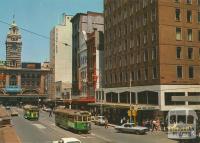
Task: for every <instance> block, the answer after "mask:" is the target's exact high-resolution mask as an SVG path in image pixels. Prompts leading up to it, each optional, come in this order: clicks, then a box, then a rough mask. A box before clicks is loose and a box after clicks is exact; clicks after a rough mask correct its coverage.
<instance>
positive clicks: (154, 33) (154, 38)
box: [151, 26, 156, 41]
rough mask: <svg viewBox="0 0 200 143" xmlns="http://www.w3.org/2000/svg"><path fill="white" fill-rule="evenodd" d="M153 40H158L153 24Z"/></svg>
mask: <svg viewBox="0 0 200 143" xmlns="http://www.w3.org/2000/svg"><path fill="white" fill-rule="evenodd" d="M151 40H152V41H154V40H156V29H155V27H154V26H152V35H151Z"/></svg>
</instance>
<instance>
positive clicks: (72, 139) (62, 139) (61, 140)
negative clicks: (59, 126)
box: [53, 138, 81, 143]
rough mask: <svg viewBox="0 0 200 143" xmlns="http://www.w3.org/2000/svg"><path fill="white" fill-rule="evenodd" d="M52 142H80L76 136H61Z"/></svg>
mask: <svg viewBox="0 0 200 143" xmlns="http://www.w3.org/2000/svg"><path fill="white" fill-rule="evenodd" d="M53 143H81V141H80V140H78V139H76V138H61V139H60V140H59V141H53Z"/></svg>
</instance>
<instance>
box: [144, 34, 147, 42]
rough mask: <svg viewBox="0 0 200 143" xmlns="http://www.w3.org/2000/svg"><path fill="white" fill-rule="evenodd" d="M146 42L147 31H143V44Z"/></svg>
mask: <svg viewBox="0 0 200 143" xmlns="http://www.w3.org/2000/svg"><path fill="white" fill-rule="evenodd" d="M146 43H147V32H146V31H145V32H144V44H146Z"/></svg>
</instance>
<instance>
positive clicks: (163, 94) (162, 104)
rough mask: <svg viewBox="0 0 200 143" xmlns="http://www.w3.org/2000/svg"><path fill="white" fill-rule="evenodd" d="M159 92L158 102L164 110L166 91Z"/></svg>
mask: <svg viewBox="0 0 200 143" xmlns="http://www.w3.org/2000/svg"><path fill="white" fill-rule="evenodd" d="M158 94H160V95H158V97H159V100H158V103H159V105H160V109H161V110H162V108H163V107H164V106H165V92H164V91H160V92H159V93H158Z"/></svg>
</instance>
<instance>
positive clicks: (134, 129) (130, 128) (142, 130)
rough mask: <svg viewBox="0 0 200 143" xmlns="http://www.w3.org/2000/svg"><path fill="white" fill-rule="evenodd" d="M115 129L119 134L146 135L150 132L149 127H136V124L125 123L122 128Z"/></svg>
mask: <svg viewBox="0 0 200 143" xmlns="http://www.w3.org/2000/svg"><path fill="white" fill-rule="evenodd" d="M115 129H116V130H117V131H118V132H128V133H135V134H137V135H139V134H145V133H146V132H147V131H148V128H147V127H141V126H134V123H125V124H123V125H121V126H116V127H115Z"/></svg>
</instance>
